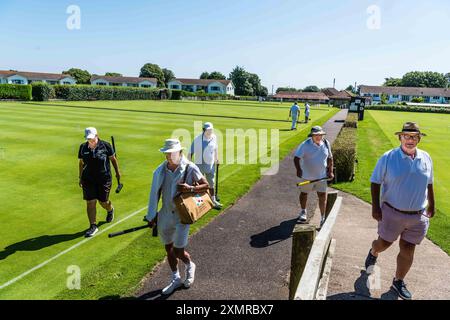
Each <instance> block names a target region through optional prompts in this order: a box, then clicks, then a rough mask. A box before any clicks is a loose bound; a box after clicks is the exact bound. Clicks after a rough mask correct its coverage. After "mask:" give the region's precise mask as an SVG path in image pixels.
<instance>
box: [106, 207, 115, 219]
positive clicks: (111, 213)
mask: <svg viewBox="0 0 450 320" xmlns="http://www.w3.org/2000/svg"><path fill="white" fill-rule="evenodd" d="M113 220H114V208H112V210H111V211H108V214H107V215H106V222H107V223H111V222H112V221H113Z"/></svg>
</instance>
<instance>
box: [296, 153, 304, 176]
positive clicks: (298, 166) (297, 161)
mask: <svg viewBox="0 0 450 320" xmlns="http://www.w3.org/2000/svg"><path fill="white" fill-rule="evenodd" d="M294 164H295V169H297V177H299V178H301V177H302V175H303V171H302V168H301V166H300V158H299V157H295V158H294Z"/></svg>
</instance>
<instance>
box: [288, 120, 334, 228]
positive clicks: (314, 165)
mask: <svg viewBox="0 0 450 320" xmlns="http://www.w3.org/2000/svg"><path fill="white" fill-rule="evenodd" d="M324 135H326V132H325V131H323V129H322V128H321V127H319V126H315V127H313V128H312V129H311V133H310V134H309V139H307V140H305V141H304V142H303V143H302V144H301V145H300V146H299V147H298V149H297V151H296V152H295V158H294V164H295V168H296V169H297V177H299V178H300V179H301V182H304V181H311V180H318V179H324V180H322V181H318V182H313V183H309V184H306V185H304V186H301V187H300V206H301V211H300V216H299V219H298V220H299V222H306V220H307V212H306V202H307V200H308V193H310V192H313V191H316V192H317V196H318V197H319V208H320V214H321V219H320V226H321V227H322V225H323V223H324V222H325V209H326V206H327V181H326V180H327V179H326V178H328V179H333V178H334V174H333V155H332V153H331V147H330V143H329V141H328V140H326V139H324V138H323V137H324Z"/></svg>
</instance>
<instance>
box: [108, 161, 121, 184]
mask: <svg viewBox="0 0 450 320" xmlns="http://www.w3.org/2000/svg"><path fill="white" fill-rule="evenodd" d="M109 159H110V160H111V163H112V165H113V167H114V170H115V171H116V177H117V179H120V177H121V174H120V170H119V162H118V161H117V158H116V156H112V157H109Z"/></svg>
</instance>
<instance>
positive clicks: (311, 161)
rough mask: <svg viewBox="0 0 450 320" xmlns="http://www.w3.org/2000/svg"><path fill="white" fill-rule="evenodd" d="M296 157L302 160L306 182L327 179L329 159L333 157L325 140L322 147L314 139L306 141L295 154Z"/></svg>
mask: <svg viewBox="0 0 450 320" xmlns="http://www.w3.org/2000/svg"><path fill="white" fill-rule="evenodd" d="M295 156H296V157H298V158H300V166H301V168H302V172H303V175H302V178H304V179H306V180H315V179H322V178H326V177H327V165H328V163H327V159H328V158H332V157H333V155H332V153H331V146H330V149H329V148H328V147H327V145H326V143H325V141H324V140H322V141H321V142H320V145H317V144H315V143H314V141H313V140H312V138H309V139H307V140H305V141H304V142H303V143H302V144H301V145H300V146H299V147H298V149H297V151H296V152H295Z"/></svg>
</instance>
